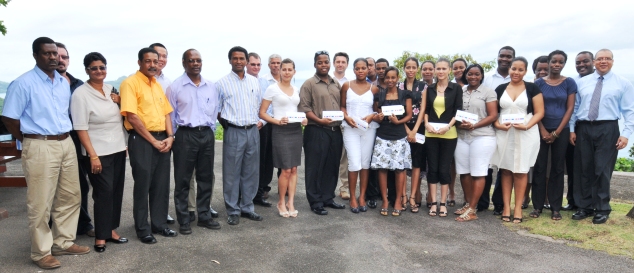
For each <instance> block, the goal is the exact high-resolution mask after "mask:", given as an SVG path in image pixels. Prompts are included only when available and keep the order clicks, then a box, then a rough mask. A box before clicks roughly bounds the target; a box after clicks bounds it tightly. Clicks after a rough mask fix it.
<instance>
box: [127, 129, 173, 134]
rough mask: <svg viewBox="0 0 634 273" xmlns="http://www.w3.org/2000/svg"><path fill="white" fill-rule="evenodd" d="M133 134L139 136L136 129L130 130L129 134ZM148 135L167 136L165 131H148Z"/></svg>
mask: <svg viewBox="0 0 634 273" xmlns="http://www.w3.org/2000/svg"><path fill="white" fill-rule="evenodd" d="M132 133H135V134H137V135H138V134H139V133H137V132H136V130H134V129H132V130H128V134H132ZM148 133H150V134H151V135H154V136H160V135H164V134H167V133H166V132H165V131H148Z"/></svg>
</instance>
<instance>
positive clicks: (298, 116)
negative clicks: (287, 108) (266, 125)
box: [286, 112, 306, 123]
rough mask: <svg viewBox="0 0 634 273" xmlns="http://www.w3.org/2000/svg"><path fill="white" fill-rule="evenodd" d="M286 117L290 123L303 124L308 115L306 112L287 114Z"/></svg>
mask: <svg viewBox="0 0 634 273" xmlns="http://www.w3.org/2000/svg"><path fill="white" fill-rule="evenodd" d="M286 117H288V123H294V122H302V120H304V119H305V118H306V113H304V112H286Z"/></svg>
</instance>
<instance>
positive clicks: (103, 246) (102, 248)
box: [94, 244, 106, 253]
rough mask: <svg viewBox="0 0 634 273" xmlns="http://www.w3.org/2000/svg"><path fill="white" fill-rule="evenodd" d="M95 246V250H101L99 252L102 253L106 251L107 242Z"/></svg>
mask: <svg viewBox="0 0 634 273" xmlns="http://www.w3.org/2000/svg"><path fill="white" fill-rule="evenodd" d="M94 248H95V252H99V253H101V252H104V251H106V244H103V245H95V246H94Z"/></svg>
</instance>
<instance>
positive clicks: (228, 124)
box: [227, 122, 255, 130]
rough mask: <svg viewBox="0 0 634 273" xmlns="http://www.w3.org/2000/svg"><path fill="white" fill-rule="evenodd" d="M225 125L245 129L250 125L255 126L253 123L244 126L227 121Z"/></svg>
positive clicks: (249, 127)
mask: <svg viewBox="0 0 634 273" xmlns="http://www.w3.org/2000/svg"><path fill="white" fill-rule="evenodd" d="M227 126H229V127H233V128H238V129H245V130H246V129H251V127H253V126H255V124H251V125H245V126H238V125H235V124H231V123H229V122H227Z"/></svg>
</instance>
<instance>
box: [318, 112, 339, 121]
mask: <svg viewBox="0 0 634 273" xmlns="http://www.w3.org/2000/svg"><path fill="white" fill-rule="evenodd" d="M321 116H322V118H329V119H332V120H334V121H337V120H343V112H342V111H323V112H322V114H321Z"/></svg>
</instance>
